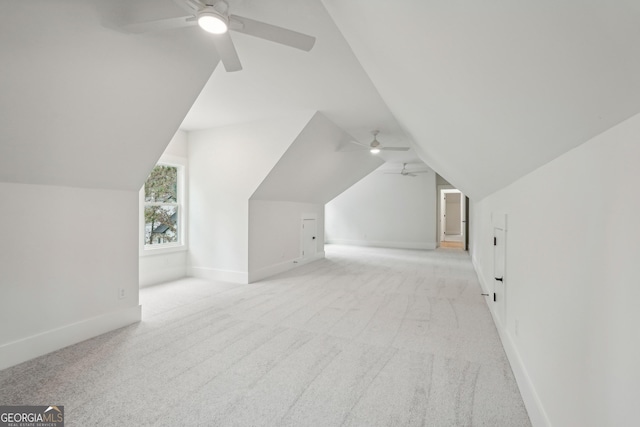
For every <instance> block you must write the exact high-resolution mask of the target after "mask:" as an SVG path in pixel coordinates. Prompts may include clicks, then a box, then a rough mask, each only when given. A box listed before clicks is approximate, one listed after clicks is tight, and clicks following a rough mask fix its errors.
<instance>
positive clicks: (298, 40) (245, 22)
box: [229, 15, 316, 52]
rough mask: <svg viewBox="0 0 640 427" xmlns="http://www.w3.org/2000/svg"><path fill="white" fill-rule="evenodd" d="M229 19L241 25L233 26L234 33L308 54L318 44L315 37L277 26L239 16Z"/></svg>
mask: <svg viewBox="0 0 640 427" xmlns="http://www.w3.org/2000/svg"><path fill="white" fill-rule="evenodd" d="M229 18H230V20H231V22H232V23H234V24H235V22H234V21H236V22H238V23H240V25H233V26H232V28H231V29H232V30H234V31H238V32H240V33H244V34H248V35H250V36H254V37H259V38H261V39H265V40H269V41H272V42H275V43H280V44H283V45H286V46H291V47H295V48H296V49H301V50H304V51H307V52H308V51H310V50H311V48H312V47H313V45H314V43H315V42H316V38H315V37H312V36H308V35H306V34H302V33H299V32H297V31H292V30H287V29H286V28H282V27H276V26H275V25H271V24H267V23H264V22H260V21H254V20H253V19H249V18H243V17H242V16H237V15H230V16H229Z"/></svg>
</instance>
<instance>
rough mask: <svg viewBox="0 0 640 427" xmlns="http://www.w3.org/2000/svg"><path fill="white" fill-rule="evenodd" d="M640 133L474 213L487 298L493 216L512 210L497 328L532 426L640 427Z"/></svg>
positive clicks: (570, 160)
mask: <svg viewBox="0 0 640 427" xmlns="http://www.w3.org/2000/svg"><path fill="white" fill-rule="evenodd" d="M638 135H640V115H637V116H635V117H633V118H631V119H629V120H627V121H625V122H623V123H622V124H620V125H618V126H616V127H614V128H612V129H610V130H609V131H607V132H605V133H603V134H601V135H599V136H597V137H596V138H594V139H592V140H591V141H589V142H587V143H585V144H583V145H581V146H580V147H578V148H576V149H574V150H572V151H570V152H568V153H567V154H565V155H563V156H561V157H559V158H557V159H555V160H553V161H552V162H550V163H548V164H546V165H545V166H543V167H541V168H539V169H538V170H536V171H534V172H532V173H530V174H528V175H527V176H525V177H523V178H521V179H520V180H518V181H516V182H515V183H514V184H512V185H510V186H509V187H507V188H505V189H503V190H500V191H498V192H496V193H494V194H492V195H491V196H489V197H486V198H485V199H483V200H481V201H479V202H476V203H473V205H472V209H471V212H472V214H473V218H472V220H473V224H472V225H473V226H472V233H473V236H472V237H473V238H472V248H471V251H472V256H473V261H474V264H475V265H476V268H477V271H478V273H479V276H480V278H481V281H482V283H483V286H484V287H485V290H488V291H490V289H491V288H490V287H491V286H492V283H493V281H492V268H493V267H492V266H493V255H492V248H493V247H492V227H491V214H492V212H504V213H506V214H507V230H508V231H507V243H506V250H507V256H506V263H507V266H506V276H505V286H506V304H507V305H506V307H507V308H506V319H505V321H504V322H502V323H500V322H499V323H498V329H499V331H500V333H501V336H502V339H503V342H504V344H505V348H506V350H507V353H508V354H509V356H510V360H511V363H512V366H513V367H514V371H515V373H516V375H517V378H518V382H519V384H520V386H521V390H523V395H524V397H525V400H526V403H527V407H528V409H529V413H530V415H531V416H532V419H533V421H534V425H537V426H543V425H553V426H558V427H560V426H562V427H572V426H576V427H577V426H580V427H582V426H593V427H598V426H631V425H640V410H639V409H638V404H637V397H638V390H640V365H639V364H638V361H639V360H640V335H639V332H638V328H639V325H640V309H638V307H640V286H639V285H638V284H639V283H640V280H639V278H638V277H639V274H638V268H637V266H638V258H639V257H640V225H639V224H638V220H637V219H638V212H639V211H640V198H638V184H639V183H640V168H638V160H639V159H640V144H639V143H638ZM489 304H490V306H492V304H493V303H491V302H490V303H489Z"/></svg>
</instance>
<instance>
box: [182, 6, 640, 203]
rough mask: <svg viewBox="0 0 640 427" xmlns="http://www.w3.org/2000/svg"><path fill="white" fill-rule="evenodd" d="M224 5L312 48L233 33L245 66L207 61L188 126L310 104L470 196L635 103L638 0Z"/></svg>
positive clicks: (572, 143) (573, 142) (638, 99)
mask: <svg viewBox="0 0 640 427" xmlns="http://www.w3.org/2000/svg"><path fill="white" fill-rule="evenodd" d="M230 3H231V6H232V7H236V8H237V9H238V13H239V14H242V15H246V16H250V17H255V18H256V19H262V20H265V21H267V22H271V23H274V24H277V25H281V26H285V27H288V28H293V29H295V30H298V31H302V32H306V33H309V34H313V35H315V36H316V37H317V38H318V41H317V45H316V47H315V48H314V50H312V51H311V52H310V53H308V54H307V53H300V52H297V51H294V50H293V49H288V48H285V47H282V46H278V45H274V44H272V43H265V42H263V41H261V40H257V39H252V38H250V37H247V36H243V35H237V36H236V35H234V40H236V43H237V45H238V51H239V54H240V56H241V59H242V61H243V63H245V69H244V70H243V71H242V72H241V73H237V74H233V75H230V74H227V73H224V70H222V69H221V68H218V69H216V71H215V72H214V75H213V76H212V78H211V79H210V81H209V83H208V84H207V86H206V88H205V90H204V91H203V93H202V94H201V97H200V98H199V99H198V101H197V102H196V103H195V105H194V109H193V110H192V112H191V113H190V114H189V115H188V116H187V120H186V121H185V125H186V126H187V127H190V126H193V127H199V126H205V125H206V124H205V123H206V120H205V119H204V118H205V117H206V116H207V114H208V115H209V116H210V117H215V119H210V120H213V121H214V122H215V121H216V120H221V121H224V120H237V119H238V117H240V116H241V115H242V114H243V113H244V114H248V115H251V116H256V115H261V114H265V111H271V112H274V111H282V112H284V111H286V109H287V108H313V109H318V110H320V111H322V112H323V113H325V114H326V116H327V117H328V118H330V119H331V120H332V121H333V122H334V123H336V124H338V125H340V126H341V127H343V129H345V130H346V131H347V132H349V133H351V134H352V135H353V136H354V137H355V138H357V139H358V140H360V141H362V142H366V141H367V140H368V138H370V135H369V134H368V131H369V130H370V129H371V128H374V127H380V128H382V130H383V133H382V134H381V140H383V141H384V140H385V137H386V138H388V139H389V141H390V142H391V144H392V145H403V144H405V143H406V142H407V141H409V142H410V143H411V144H412V145H413V147H414V148H415V151H416V152H417V153H418V155H419V156H420V158H421V159H422V160H424V161H425V162H426V163H427V164H428V165H429V166H431V167H432V168H433V169H435V170H436V171H437V172H438V173H439V174H441V175H442V176H444V177H446V178H447V179H448V180H449V181H450V182H452V183H453V184H454V185H455V186H457V187H458V188H460V189H461V190H462V191H464V192H465V193H467V194H468V195H469V196H471V197H472V198H476V199H479V198H482V197H484V196H486V195H488V194H490V193H492V192H494V191H496V190H498V189H500V188H502V187H504V186H506V185H508V184H510V183H511V182H513V181H514V180H516V179H518V178H519V177H521V176H523V175H524V174H526V173H528V172H530V171H532V170H534V169H536V168H537V167H539V166H541V165H543V164H545V163H547V162H548V161H550V160H552V159H554V158H555V157H557V156H559V155H561V154H562V153H564V152H566V151H568V150H570V149H571V148H573V147H576V146H577V145H580V144H581V143H583V142H586V141H587V140H588V139H590V138H591V137H593V136H595V135H597V134H599V133H601V132H603V131H604V130H606V129H608V128H610V127H612V126H613V125H615V124H617V123H619V122H621V121H623V120H625V119H626V118H628V117H630V116H632V115H634V114H636V113H638V112H640V31H638V28H640V3H638V2H637V1H627V0H613V1H608V2H604V1H600V0H587V1H574V0H568V1H562V2H556V1H551V0H541V1H536V2H524V1H515V2H514V1H511V0H495V1H492V2H489V3H487V2H477V1H471V0H462V1H455V2H452V1H449V0H425V1H414V0H401V1H382V0H349V1H344V0H321V1H319V0H318V1H316V0H305V1H299V0H278V1H270V2H264V1H259V0H244V1H236V2H233V1H231V2H230ZM320 3H321V4H320ZM321 6H324V8H322V7H321ZM327 12H328V13H327ZM327 15H328V16H327ZM338 31H339V32H338ZM371 85H372V86H373V87H374V90H375V92H374V93H372V92H369V91H367V86H371ZM216 95H217V97H216ZM379 99H381V100H382V101H383V102H384V105H383V106H382V107H378V105H379ZM372 105H375V106H376V107H377V109H375V108H372ZM261 109H262V110H261ZM384 109H387V111H388V113H390V116H389V115H386V114H387V113H385V111H384ZM201 120H202V121H201ZM384 131H387V134H386V135H385V132H384ZM387 160H394V158H393V157H390V158H387ZM396 161H400V159H397V160H396Z"/></svg>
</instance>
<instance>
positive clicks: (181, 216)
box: [138, 154, 188, 256]
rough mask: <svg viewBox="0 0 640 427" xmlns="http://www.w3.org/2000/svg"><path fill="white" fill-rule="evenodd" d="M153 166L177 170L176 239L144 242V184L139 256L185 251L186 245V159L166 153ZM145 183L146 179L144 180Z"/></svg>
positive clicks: (141, 191) (141, 202)
mask: <svg viewBox="0 0 640 427" xmlns="http://www.w3.org/2000/svg"><path fill="white" fill-rule="evenodd" d="M155 166H172V167H175V168H176V169H177V172H178V176H177V179H178V182H177V187H178V188H177V190H178V194H177V196H178V200H177V203H176V205H177V206H178V241H177V242H172V243H163V244H158V245H147V244H145V221H144V208H145V200H144V184H143V185H142V188H141V189H140V193H139V205H140V208H139V215H138V216H139V220H140V225H139V229H140V230H139V231H140V232H139V242H140V243H139V254H140V256H149V255H160V254H167V253H171V252H180V251H186V250H187V249H188V247H187V226H188V224H187V218H188V212H187V205H188V204H187V200H188V198H187V197H188V195H187V185H186V183H187V160H186V159H185V158H182V157H178V156H171V155H168V154H165V155H163V156H162V157H161V158H160V160H158V163H156V164H155V165H154V167H155ZM145 184H146V180H145Z"/></svg>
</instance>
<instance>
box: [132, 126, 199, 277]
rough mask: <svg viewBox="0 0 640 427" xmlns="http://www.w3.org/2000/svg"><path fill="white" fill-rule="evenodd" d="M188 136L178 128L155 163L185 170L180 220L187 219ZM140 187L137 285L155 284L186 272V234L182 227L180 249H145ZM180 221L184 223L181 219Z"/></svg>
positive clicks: (142, 189) (142, 203)
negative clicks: (181, 244) (175, 166)
mask: <svg viewBox="0 0 640 427" xmlns="http://www.w3.org/2000/svg"><path fill="white" fill-rule="evenodd" d="M188 153H189V152H188V139H187V133H186V132H184V131H182V130H179V131H178V132H176V134H175V135H174V136H173V138H172V139H171V142H169V145H168V146H167V148H166V149H165V150H164V153H163V154H162V156H161V157H160V160H158V163H168V164H172V165H179V166H182V167H183V168H184V170H185V173H184V176H183V179H184V180H186V181H187V182H185V183H183V185H181V190H182V194H181V196H180V197H181V199H182V201H183V209H182V214H181V219H182V220H183V221H184V219H185V217H186V219H187V221H188V214H189V212H188V202H189V192H188V180H189V165H188ZM143 211H144V186H143V187H142V188H141V189H140V212H139V213H138V218H139V223H140V225H139V228H140V230H139V236H140V243H139V253H140V264H139V266H140V268H139V274H138V276H139V283H140V287H144V286H150V285H155V284H158V283H162V282H167V281H169V280H176V279H180V278H182V277H185V276H186V275H187V250H188V248H189V241H188V233H187V230H186V229H184V230H183V231H182V233H183V236H182V239H183V243H184V246H183V247H181V248H177V249H176V248H171V249H153V250H145V249H144V242H143V237H142V236H143V235H144V215H143ZM183 224H186V223H184V222H183Z"/></svg>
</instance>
